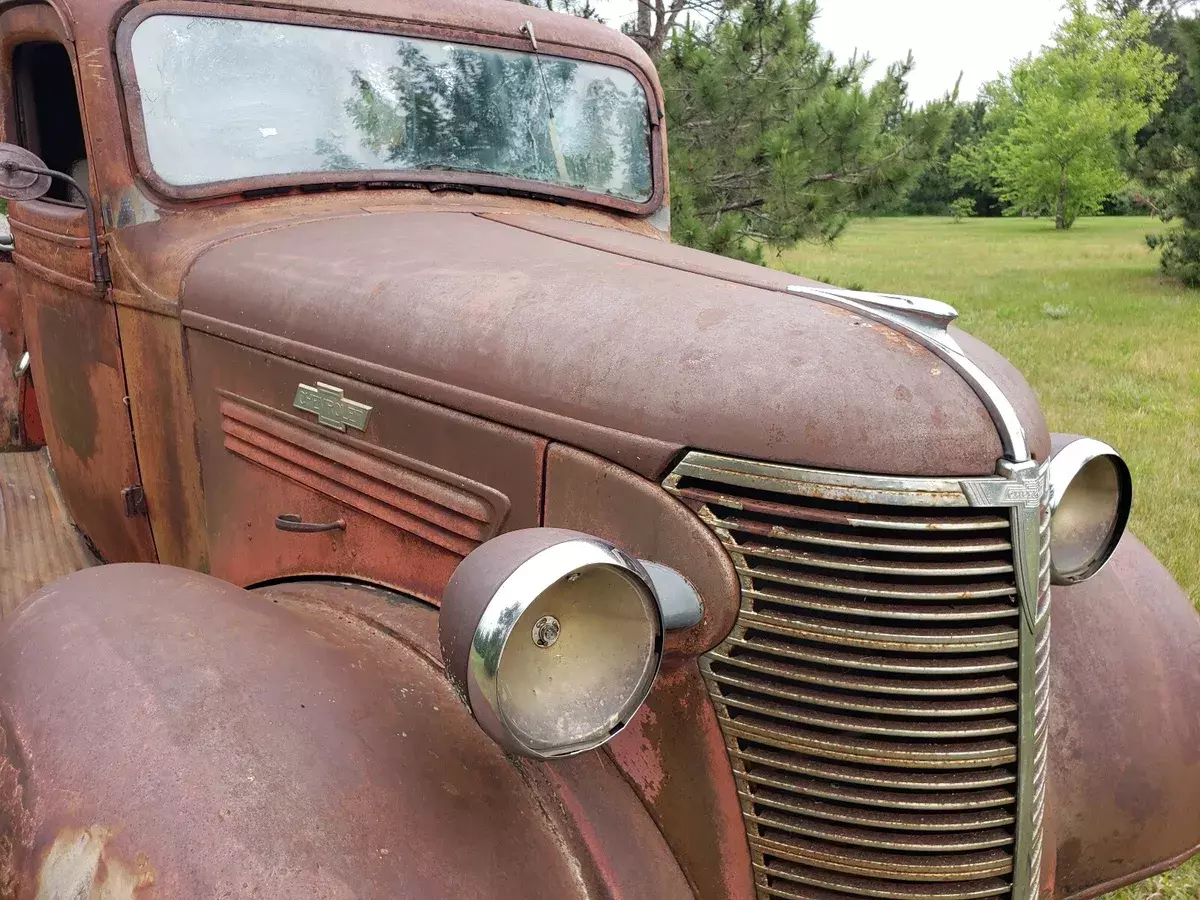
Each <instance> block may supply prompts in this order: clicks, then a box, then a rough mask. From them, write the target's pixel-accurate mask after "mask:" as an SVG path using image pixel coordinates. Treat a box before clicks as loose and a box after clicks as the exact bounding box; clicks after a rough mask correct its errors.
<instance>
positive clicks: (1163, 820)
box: [1049, 534, 1200, 900]
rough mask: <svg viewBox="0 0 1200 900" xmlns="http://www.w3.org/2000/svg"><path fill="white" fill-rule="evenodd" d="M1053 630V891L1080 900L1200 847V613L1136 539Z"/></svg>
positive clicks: (1062, 612)
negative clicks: (1054, 869)
mask: <svg viewBox="0 0 1200 900" xmlns="http://www.w3.org/2000/svg"><path fill="white" fill-rule="evenodd" d="M1052 627H1053V636H1052V641H1053V645H1054V649H1053V651H1052V654H1051V669H1050V677H1051V711H1050V720H1051V740H1050V747H1051V750H1050V776H1051V788H1050V790H1051V793H1050V812H1049V814H1050V816H1051V818H1052V826H1051V828H1052V830H1051V833H1052V834H1053V833H1054V829H1056V830H1057V854H1056V855H1055V866H1056V871H1055V873H1054V880H1055V888H1054V893H1055V895H1056V896H1057V897H1061V898H1075V900H1078V898H1082V897H1090V896H1095V895H1096V894H1100V893H1104V892H1105V891H1110V890H1113V889H1115V888H1117V887H1120V886H1121V885H1123V884H1128V883H1130V882H1132V881H1137V880H1139V879H1140V878H1145V877H1147V876H1149V875H1152V874H1155V873H1156V872H1159V871H1162V870H1163V869H1167V868H1170V867H1171V866H1172V865H1176V864H1178V863H1180V862H1182V861H1183V860H1184V859H1186V858H1187V856H1188V855H1190V854H1191V853H1193V852H1195V851H1196V850H1197V849H1200V847H1198V846H1197V845H1200V617H1198V616H1197V614H1196V610H1195V609H1194V608H1193V606H1192V604H1191V603H1190V602H1189V600H1188V598H1187V596H1186V595H1184V593H1183V591H1182V590H1181V589H1180V588H1179V586H1178V585H1177V584H1176V583H1175V581H1174V580H1173V579H1172V578H1171V576H1170V575H1169V574H1168V573H1167V571H1166V570H1165V569H1164V568H1163V567H1162V566H1161V565H1160V564H1159V562H1158V561H1157V560H1156V559H1155V558H1154V557H1153V556H1152V555H1151V554H1150V552H1149V551H1148V550H1146V548H1145V547H1144V546H1142V544H1141V543H1140V542H1138V540H1137V539H1136V538H1134V537H1133V536H1132V535H1128V534H1127V535H1126V536H1125V538H1124V539H1123V540H1122V541H1121V544H1120V546H1119V547H1118V548H1117V551H1116V553H1115V554H1114V556H1113V559H1112V561H1111V562H1110V563H1109V564H1108V566H1107V568H1105V569H1103V570H1102V571H1101V572H1100V574H1099V575H1097V576H1096V577H1094V578H1092V579H1091V580H1089V581H1087V582H1084V583H1082V584H1078V585H1074V586H1072V587H1056V588H1054V619H1053V626H1052Z"/></svg>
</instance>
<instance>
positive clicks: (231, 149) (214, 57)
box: [131, 15, 652, 202]
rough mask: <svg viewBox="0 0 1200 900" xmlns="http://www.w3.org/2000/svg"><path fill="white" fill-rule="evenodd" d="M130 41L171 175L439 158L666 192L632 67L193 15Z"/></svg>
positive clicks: (145, 110) (402, 164)
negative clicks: (655, 181) (655, 170)
mask: <svg viewBox="0 0 1200 900" xmlns="http://www.w3.org/2000/svg"><path fill="white" fill-rule="evenodd" d="M131 54H132V58H133V65H134V72H135V75H136V77H137V83H138V88H139V91H140V94H141V104H142V115H143V119H144V121H145V130H146V143H147V146H148V150H149V155H150V161H151V163H152V165H153V167H154V170H155V172H156V173H157V174H158V176H159V177H160V178H161V179H162V180H163V181H165V182H166V183H168V184H170V185H175V186H194V185H204V184H211V183H214V182H221V181H230V180H233V179H243V178H251V177H255V176H271V175H294V174H296V173H309V172H330V171H347V172H353V171H355V170H363V171H371V170H374V171H380V170H430V169H432V170H449V171H466V172H481V173H489V174H494V175H501V176H508V177H512V178H520V179H529V180H533V181H541V182H549V183H552V184H556V185H563V186H567V187H572V188H581V189H584V190H588V191H594V192H597V193H601V194H609V195H612V196H615V197H620V198H623V199H627V200H635V201H639V202H644V201H647V200H649V199H650V196H651V192H652V185H651V167H650V143H649V120H648V111H647V103H646V95H645V92H644V91H643V90H642V87H641V85H640V84H639V83H638V81H637V79H636V78H634V76H633V75H632V74H630V73H629V72H627V71H625V70H624V69H618V68H615V67H612V66H603V65H597V64H595V63H588V62H580V61H577V60H570V59H563V58H561V57H554V56H540V57H539V56H537V55H536V54H534V53H533V52H532V48H531V51H530V52H528V53H518V52H513V51H508V50H493V49H488V48H484V47H472V46H468V45H465V44H450V43H446V42H444V41H428V40H418V39H414V38H404V37H395V36H391V35H384V34H371V33H366V32H358V31H342V30H337V29H332V28H313V27H309V26H303V25H284V24H278V23H274V22H255V21H241V20H235V19H215V18H201V17H196V16H179V15H158V16H151V17H150V18H148V19H146V20H145V21H143V22H142V23H141V24H140V25H138V26H137V29H136V30H135V31H134V34H133V37H132V41H131Z"/></svg>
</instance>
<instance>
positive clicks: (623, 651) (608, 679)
mask: <svg viewBox="0 0 1200 900" xmlns="http://www.w3.org/2000/svg"><path fill="white" fill-rule="evenodd" d="M438 622H439V625H438V627H439V632H440V638H441V644H442V657H443V660H444V662H445V666H446V673H447V674H448V675H449V676H450V679H451V681H452V682H454V684H455V686H456V687H457V688H458V689H459V691H460V692H461V693H462V694H464V695H465V698H466V700H467V703H468V705H469V706H470V707H471V712H472V714H473V715H474V716H475V719H476V721H477V722H478V723H479V724H480V726H481V727H482V728H483V730H484V731H486V732H487V733H488V735H490V736H491V738H492V739H493V740H495V741H496V742H497V743H499V744H500V745H501V746H503V747H505V748H506V749H508V750H510V751H512V752H514V753H519V754H521V755H523V756H532V757H536V758H540V759H549V758H553V757H558V756H569V755H571V754H574V753H581V752H583V751H584V750H590V749H592V748H594V747H598V746H600V745H601V744H603V743H604V742H606V741H607V740H608V739H609V738H611V737H612V736H613V735H615V734H616V733H617V732H618V731H620V730H621V729H622V728H623V727H624V726H625V724H626V723H627V722H628V721H629V719H630V717H632V715H633V714H634V713H635V712H636V711H637V709H638V707H639V706H641V704H642V701H643V700H645V699H646V695H647V694H649V693H650V688H651V687H652V686H653V684H654V678H655V676H656V675H657V674H658V667H659V663H660V661H661V659H662V649H663V619H662V614H661V612H660V609H659V603H658V599H657V596H656V594H655V589H654V585H653V582H652V580H651V577H650V575H649V574H648V573H647V572H646V569H645V568H644V567H643V566H642V564H641V563H640V562H638V560H636V559H634V558H632V557H630V556H628V555H626V554H625V553H623V552H622V551H620V550H619V549H617V548H616V547H614V546H613V545H612V544H609V543H607V542H606V541H602V540H600V539H598V538H593V537H589V536H587V535H584V534H579V533H577V532H572V531H563V530H560V529H552V528H533V529H528V530H525V531H517V532H512V533H510V534H506V535H502V536H500V537H498V538H494V539H492V540H490V541H488V542H487V543H485V544H483V545H482V546H480V547H478V548H477V549H476V550H475V551H473V552H472V553H471V554H470V555H469V556H468V557H467V558H466V559H465V560H463V561H462V563H460V564H459V566H458V568H457V569H456V570H455V572H454V577H453V578H451V580H450V584H449V585H448V586H447V588H446V591H445V594H444V595H443V597H442V609H441V613H440V615H439V620H438Z"/></svg>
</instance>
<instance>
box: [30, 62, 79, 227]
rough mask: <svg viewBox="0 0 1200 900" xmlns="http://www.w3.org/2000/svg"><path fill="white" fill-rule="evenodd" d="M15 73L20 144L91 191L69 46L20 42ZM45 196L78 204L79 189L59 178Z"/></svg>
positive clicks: (48, 165) (47, 164) (50, 166)
mask: <svg viewBox="0 0 1200 900" xmlns="http://www.w3.org/2000/svg"><path fill="white" fill-rule="evenodd" d="M13 78H14V80H15V82H16V84H15V85H14V86H13V87H14V89H15V90H14V94H15V97H16V106H17V138H18V140H19V142H20V144H21V146H23V147H25V148H26V149H27V150H31V151H33V152H34V153H36V154H37V155H38V156H40V157H41V158H42V160H43V161H44V162H45V163H46V166H47V168H50V169H57V170H58V171H59V172H66V173H67V174H68V175H70V176H71V177H72V178H74V179H75V180H76V181H78V182H79V184H80V185H81V186H82V187H83V188H84V190H87V181H88V167H87V151H86V149H85V147H86V145H85V143H84V139H83V118H82V116H80V114H79V98H78V97H77V96H76V94H75V78H74V75H73V74H72V72H71V59H70V57H69V56H68V55H67V51H66V49H65V48H63V47H62V45H60V44H55V43H51V42H49V41H45V42H37V43H31V44H21V45H20V46H18V47H17V48H16V50H15V51H14V53H13ZM46 196H47V198H49V199H51V200H60V201H63V202H66V203H75V204H77V203H79V196H78V195H77V194H76V192H75V191H74V189H73V188H71V187H70V186H69V185H67V184H65V183H64V182H62V181H60V180H58V179H55V180H54V182H53V184H52V185H51V188H50V192H49V193H48V194H47V195H46Z"/></svg>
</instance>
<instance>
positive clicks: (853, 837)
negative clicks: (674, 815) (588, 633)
mask: <svg viewBox="0 0 1200 900" xmlns="http://www.w3.org/2000/svg"><path fill="white" fill-rule="evenodd" d="M998 471H999V473H1000V474H998V475H997V476H995V477H992V478H973V479H930V478H892V477H882V476H872V475H856V474H847V473H840V472H829V471H822V470H814V469H805V468H800V467H795V466H783V465H775V464H769V463H757V462H750V461H745V460H738V459H733V458H729V457H721V456H715V455H712V454H706V453H699V452H692V453H689V454H688V455H687V456H686V457H685V458H684V459H683V461H682V462H681V463H680V464H679V465H678V466H677V467H676V468H675V469H674V470H673V471H672V473H671V474H670V475H669V476H667V478H666V480H665V481H664V487H665V488H666V489H667V490H668V491H669V492H671V493H672V494H674V495H675V496H677V497H679V498H680V499H681V500H682V501H683V502H685V503H686V504H688V505H689V506H690V507H691V508H692V509H693V510H695V511H696V512H697V513H698V514H699V515H700V517H701V518H702V519H703V520H704V521H705V522H706V523H707V524H708V526H709V527H710V528H711V529H712V530H713V532H714V533H715V534H716V536H717V537H718V538H719V539H720V540H721V542H722V544H724V546H725V548H726V550H727V551H728V552H729V555H730V557H731V559H732V561H733V563H734V567H735V568H736V570H737V572H738V576H739V581H740V585H741V611H740V613H739V616H738V620H737V624H736V625H735V627H734V629H733V631H732V632H731V633H730V634H729V636H728V637H727V638H726V640H725V641H724V642H723V643H722V644H721V645H720V646H718V647H717V648H716V649H714V650H713V651H711V652H710V653H708V654H706V655H705V656H704V657H703V658H702V659H701V670H702V672H703V674H704V677H705V682H706V684H707V686H708V689H709V694H710V696H711V698H712V701H713V704H714V707H715V709H716V711H717V716H718V719H719V722H720V725H721V729H722V732H723V733H724V736H725V742H726V748H727V750H728V752H729V757H730V763H731V765H732V767H733V771H734V777H735V781H736V783H737V787H738V792H739V795H740V798H741V803H742V811H743V816H744V819H745V824H746V833H747V838H748V840H749V843H750V851H751V859H752V862H753V866H754V877H755V883H756V887H757V891H758V896H759V897H760V898H762V900H766V898H783V900H844V898H845V897H846V896H847V895H850V896H856V897H875V898H881V900H972V898H983V897H1012V898H1013V900H1037V894H1038V875H1039V872H1040V866H1041V858H1042V857H1041V851H1042V847H1041V845H1042V829H1043V808H1044V800H1045V788H1046V761H1047V731H1048V728H1047V722H1048V711H1049V655H1048V654H1049V637H1050V615H1049V614H1050V571H1049V514H1048V511H1047V507H1046V502H1045V501H1046V480H1045V477H1044V470H1043V468H1042V467H1040V466H1038V465H1037V464H1035V463H1032V462H1030V463H1007V462H1002V463H1001V464H1000V466H999V469H998Z"/></svg>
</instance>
